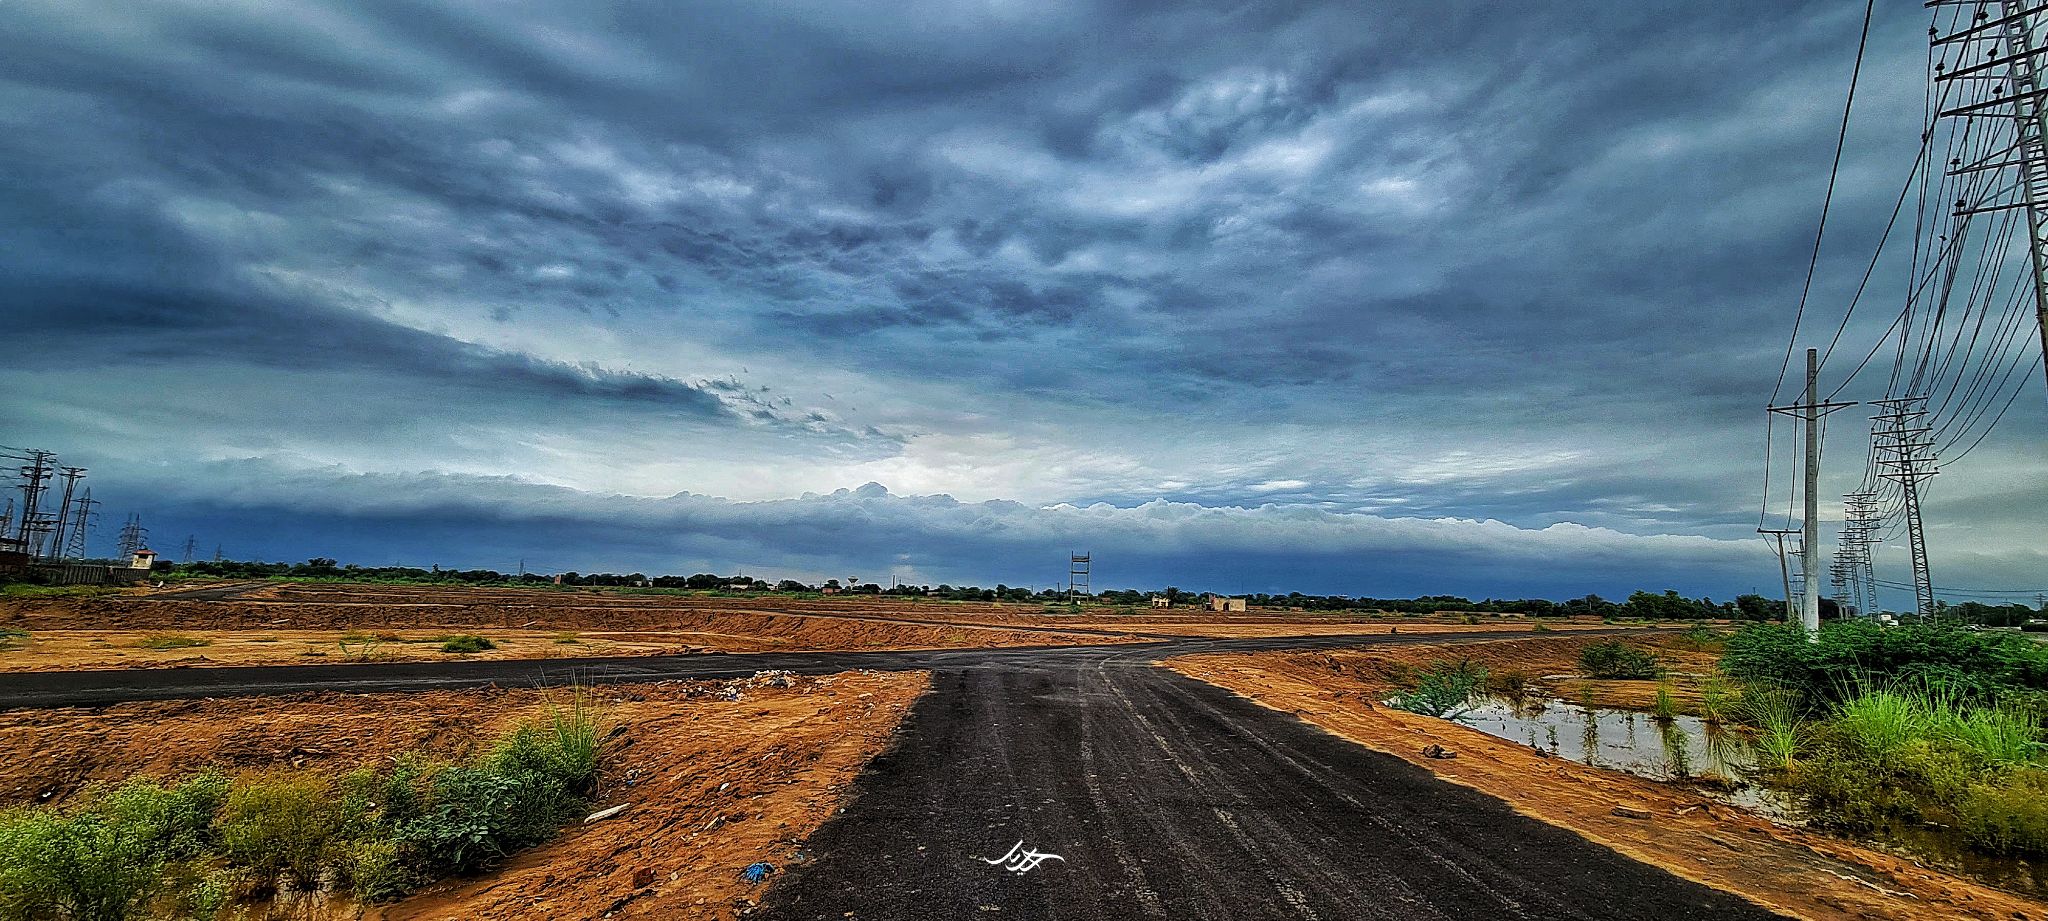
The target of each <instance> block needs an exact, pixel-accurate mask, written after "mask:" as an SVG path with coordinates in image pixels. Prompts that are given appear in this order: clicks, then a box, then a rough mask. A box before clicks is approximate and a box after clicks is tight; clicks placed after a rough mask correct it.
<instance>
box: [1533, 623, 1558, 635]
mask: <svg viewBox="0 0 2048 921" xmlns="http://www.w3.org/2000/svg"><path fill="white" fill-rule="evenodd" d="M1529 632H1531V633H1553V632H1555V630H1554V628H1552V627H1551V626H1550V625H1549V624H1546V623H1543V622H1542V621H1537V622H1536V624H1535V625H1534V626H1531V627H1530V628H1529Z"/></svg>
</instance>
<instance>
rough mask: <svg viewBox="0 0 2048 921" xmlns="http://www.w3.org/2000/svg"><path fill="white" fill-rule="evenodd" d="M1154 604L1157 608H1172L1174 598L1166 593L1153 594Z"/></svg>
mask: <svg viewBox="0 0 2048 921" xmlns="http://www.w3.org/2000/svg"><path fill="white" fill-rule="evenodd" d="M1152 606H1153V607H1155V608H1170V607H1173V599H1171V598H1168V597H1166V596H1165V595H1153V596H1152Z"/></svg>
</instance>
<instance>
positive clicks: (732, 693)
mask: <svg viewBox="0 0 2048 921" xmlns="http://www.w3.org/2000/svg"><path fill="white" fill-rule="evenodd" d="M718 699H719V700H725V701H732V700H739V699H740V689H739V688H726V689H725V690H723V691H719V692H718Z"/></svg>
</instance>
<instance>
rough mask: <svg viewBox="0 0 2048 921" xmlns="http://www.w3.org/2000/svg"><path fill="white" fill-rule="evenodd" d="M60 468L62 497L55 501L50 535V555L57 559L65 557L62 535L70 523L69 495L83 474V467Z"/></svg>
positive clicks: (74, 491)
mask: <svg viewBox="0 0 2048 921" xmlns="http://www.w3.org/2000/svg"><path fill="white" fill-rule="evenodd" d="M60 469H62V470H63V472H64V498H62V499H60V500H58V502H57V516H56V519H55V521H54V524H55V528H54V531H53V533H52V534H51V535H50V557H51V558H52V559H58V560H61V559H63V558H64V557H65V553H64V549H65V546H66V543H65V540H64V535H65V531H66V529H67V528H68V527H69V526H70V523H71V497H72V495H73V494H74V493H76V492H77V491H78V481H79V479H81V478H83V477H84V476H85V468H84V467H63V468H60Z"/></svg>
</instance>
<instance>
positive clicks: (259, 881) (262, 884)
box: [214, 772, 342, 891]
mask: <svg viewBox="0 0 2048 921" xmlns="http://www.w3.org/2000/svg"><path fill="white" fill-rule="evenodd" d="M337 806H338V804H337V802H336V800H335V798H334V790H333V787H332V785H331V784H330V783H329V782H328V781H327V780H326V779H325V778H322V777H321V776H320V775H318V774H313V773H306V772H296V773H288V774H272V775H267V776H257V777H249V778H245V779H243V780H242V781H241V782H240V783H237V784H235V786H234V788H233V789H231V790H230V791H228V797H227V803H226V804H225V805H224V806H223V807H222V808H221V812H220V817H219V818H218V819H216V820H214V827H215V828H216V829H217V830H218V831H219V833H220V841H221V853H223V854H225V855H226V856H227V858H228V859H229V860H230V861H233V862H234V863H236V864H238V865H240V866H243V867H246V868H248V870H249V872H250V873H251V874H252V876H253V880H254V883H255V887H256V888H257V889H259V890H266V891H267V890H269V889H273V888H275V887H276V885H277V883H278V881H279V879H280V877H282V878H283V880H284V882H285V883H287V884H288V885H290V886H291V888H294V889H298V890H301V891H311V890H313V889H317V888H319V886H320V877H321V874H322V870H323V868H324V867H326V865H327V863H328V859H329V857H330V851H331V850H333V849H335V848H336V847H337V846H338V842H337V841H336V838H337V836H338V835H339V833H340V831H341V825H342V815H341V811H340V809H339V808H337Z"/></svg>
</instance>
